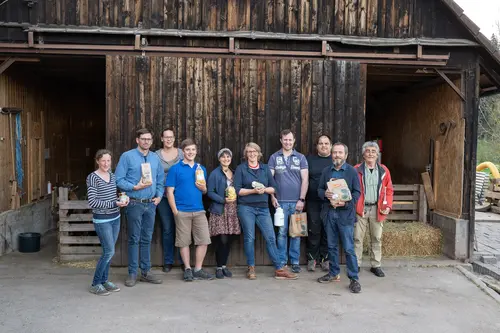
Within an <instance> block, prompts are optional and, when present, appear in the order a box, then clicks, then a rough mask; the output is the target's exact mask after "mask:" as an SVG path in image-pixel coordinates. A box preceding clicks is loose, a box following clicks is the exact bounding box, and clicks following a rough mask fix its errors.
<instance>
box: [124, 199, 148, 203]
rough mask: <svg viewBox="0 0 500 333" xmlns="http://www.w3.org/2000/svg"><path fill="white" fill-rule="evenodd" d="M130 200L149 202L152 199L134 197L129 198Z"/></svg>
mask: <svg viewBox="0 0 500 333" xmlns="http://www.w3.org/2000/svg"><path fill="white" fill-rule="evenodd" d="M130 200H132V201H137V202H142V203H150V202H153V199H136V198H130Z"/></svg>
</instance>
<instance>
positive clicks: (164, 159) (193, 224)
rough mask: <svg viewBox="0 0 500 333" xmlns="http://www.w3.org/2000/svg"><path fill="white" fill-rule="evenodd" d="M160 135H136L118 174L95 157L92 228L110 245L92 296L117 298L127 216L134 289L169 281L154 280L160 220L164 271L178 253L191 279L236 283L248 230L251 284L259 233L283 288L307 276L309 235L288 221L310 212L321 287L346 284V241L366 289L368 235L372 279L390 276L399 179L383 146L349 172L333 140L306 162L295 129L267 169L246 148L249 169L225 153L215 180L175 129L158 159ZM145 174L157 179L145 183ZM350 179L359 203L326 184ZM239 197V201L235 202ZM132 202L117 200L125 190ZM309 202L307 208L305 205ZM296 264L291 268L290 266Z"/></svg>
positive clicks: (312, 262) (353, 270) (106, 157)
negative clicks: (277, 221)
mask: <svg viewBox="0 0 500 333" xmlns="http://www.w3.org/2000/svg"><path fill="white" fill-rule="evenodd" d="M152 142H153V134H152V133H151V131H149V130H148V129H141V130H139V131H137V135H136V143H137V148H135V149H132V150H129V151H127V152H125V153H123V154H122V156H121V157H120V160H119V162H118V164H117V167H116V170H115V173H114V174H113V173H112V172H111V158H112V156H111V152H110V151H108V150H99V151H98V152H97V153H96V157H95V159H96V163H97V165H98V169H97V170H96V171H94V172H92V173H91V174H90V175H89V176H88V177H87V188H88V202H89V206H90V207H91V208H92V210H93V222H94V226H95V230H96V233H97V235H98V237H99V240H100V242H101V245H102V256H101V258H100V259H99V261H98V263H97V266H96V270H95V274H94V279H93V281H92V285H91V287H90V292H92V293H94V294H96V295H109V294H110V293H111V292H116V291H119V290H120V288H119V287H118V286H117V285H116V284H114V283H112V282H111V281H109V279H108V273H109V266H110V262H111V259H112V257H113V255H114V248H115V243H116V240H117V238H118V233H119V230H120V211H121V208H123V211H124V212H125V214H126V221H127V232H128V276H127V279H126V281H125V285H126V286H128V287H133V286H135V284H136V281H137V280H138V279H139V280H140V281H144V282H149V283H154V284H160V283H162V280H161V279H160V278H159V277H158V276H157V275H155V274H153V273H152V272H151V259H150V257H151V239H152V235H153V230H154V223H155V216H156V214H158V215H159V220H160V221H161V226H162V245H163V258H164V265H163V271H164V272H166V273H168V272H169V271H170V270H171V269H172V265H173V263H174V259H175V248H178V249H179V255H180V260H181V262H182V268H183V279H184V281H186V282H190V281H193V280H212V279H214V278H218V279H223V278H226V277H228V278H229V277H232V272H231V271H230V270H229V268H228V267H227V266H226V265H227V260H228V257H229V252H230V248H231V241H232V239H233V237H234V235H239V234H241V233H242V232H243V239H244V252H245V256H246V258H247V265H248V268H247V278H248V279H250V280H254V279H256V278H257V273H256V270H255V226H257V227H258V228H259V229H260V231H261V234H262V236H263V238H264V240H265V242H266V249H267V252H268V255H269V258H270V259H271V261H272V263H273V265H274V267H275V273H274V277H275V278H276V279H278V280H294V279H297V277H298V274H299V273H300V272H301V267H300V265H299V259H300V241H301V239H300V237H290V236H289V235H288V227H289V218H290V216H291V215H292V214H294V213H296V212H302V211H303V210H306V211H307V215H308V237H307V260H308V263H307V270H308V271H315V269H316V266H317V264H319V265H320V266H321V269H322V270H323V271H325V272H327V273H326V274H325V275H324V276H322V277H320V278H319V279H318V282H320V283H327V282H332V281H339V280H340V275H339V273H340V267H339V240H340V243H341V245H342V248H343V249H344V252H345V255H346V260H347V262H346V266H347V276H348V278H349V279H350V284H349V289H350V291H351V292H353V293H359V292H360V291H361V285H360V284H359V278H358V273H359V270H360V266H361V259H362V253H363V239H364V237H365V233H366V230H369V233H370V240H371V242H370V243H371V244H370V245H371V246H370V258H371V266H372V268H371V271H372V272H373V273H374V274H375V275H376V276H379V277H383V276H384V272H383V271H382V269H381V255H382V254H381V238H382V229H383V221H384V220H385V218H386V217H387V215H388V214H389V212H390V210H391V207H392V194H393V188H392V182H391V176H390V172H389V170H388V169H387V167H385V166H384V165H382V164H380V163H379V162H378V158H379V153H380V150H379V147H378V145H377V143H376V142H372V141H369V142H366V143H365V144H364V145H363V147H362V150H363V160H364V161H363V162H362V163H360V164H358V165H356V166H351V165H349V164H348V163H347V162H346V160H347V155H348V147H347V146H346V145H345V144H343V143H333V142H332V140H331V138H330V137H329V136H328V135H321V136H320V137H319V138H318V139H317V142H316V150H317V153H316V154H313V155H310V156H308V157H305V156H304V155H303V154H301V153H299V152H298V151H296V150H295V149H294V146H295V135H294V133H292V132H291V131H290V130H283V131H282V132H281V133H280V142H281V146H282V148H281V149H280V150H279V151H277V152H276V153H274V154H272V155H271V156H270V158H269V161H268V163H267V164H265V163H263V162H262V152H261V149H260V147H259V145H257V144H256V143H254V142H249V143H247V144H246V145H245V148H244V151H243V157H244V159H245V161H244V162H243V163H241V164H240V165H238V166H237V168H236V169H235V170H234V171H233V170H232V169H231V163H232V157H233V153H232V152H231V150H230V149H228V148H222V149H221V150H219V151H218V153H217V159H218V160H219V166H218V167H217V168H216V169H214V170H213V171H212V172H211V173H210V175H207V171H206V169H205V167H204V166H203V165H201V164H200V163H198V162H196V156H197V153H198V150H197V145H196V143H195V142H194V141H193V140H192V139H189V138H188V139H185V140H183V141H182V142H181V144H180V147H179V148H176V147H175V135H174V131H173V130H171V129H166V130H164V131H163V132H162V133H161V142H162V144H163V147H162V148H161V149H159V150H157V151H156V152H152V151H150V148H151V145H152ZM144 170H146V173H148V177H144V172H145V171H144ZM331 179H344V180H345V182H346V183H347V185H348V187H349V190H350V192H351V196H352V200H350V201H347V202H342V201H338V200H332V198H333V193H332V192H331V191H330V190H329V189H328V186H327V183H328V182H329V181H330V180H331ZM230 190H233V191H234V193H233V194H231V191H230ZM118 191H120V192H125V193H126V194H127V197H125V200H124V199H123V198H121V199H118V198H117V192H118ZM205 194H206V195H207V196H208V198H209V199H210V207H209V209H208V210H209V218H208V219H207V214H206V212H205V209H204V205H203V200H202V198H203V195H205ZM306 199H307V202H306ZM269 201H270V202H271V203H272V205H273V206H274V207H276V208H277V207H281V208H282V209H283V213H284V221H285V222H284V224H283V225H282V226H280V227H278V230H277V233H276V232H275V227H274V225H273V219H272V217H271V212H270V209H269ZM192 240H194V245H195V256H194V257H195V261H194V267H192V266H191V262H190V245H191V242H192ZM211 243H213V244H214V249H215V257H216V264H217V267H216V270H215V275H214V274H211V273H209V272H207V271H206V270H204V269H203V262H204V259H205V255H206V253H207V247H208V245H209V244H211ZM288 264H290V266H288Z"/></svg>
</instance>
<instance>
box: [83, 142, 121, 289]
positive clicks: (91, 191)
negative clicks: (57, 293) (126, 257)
mask: <svg viewBox="0 0 500 333" xmlns="http://www.w3.org/2000/svg"><path fill="white" fill-rule="evenodd" d="M95 161H96V163H97V165H98V167H99V168H98V169H97V170H96V171H94V172H92V173H91V174H90V175H88V177H87V197H88V201H89V206H90V208H92V214H93V217H92V219H93V222H94V228H95V231H96V233H97V236H98V237H99V240H100V241H101V247H102V256H101V258H99V261H98V262H97V266H96V269H95V274H94V280H93V281H92V285H91V286H90V292H91V293H93V294H96V295H99V296H106V295H109V294H110V292H116V291H120V288H119V287H118V286H116V285H115V284H114V283H113V282H111V281H109V280H108V274H109V266H110V263H111V258H113V255H114V254H115V244H116V240H117V239H118V232H119V231H120V207H125V206H127V205H128V200H127V201H126V202H124V203H122V202H120V201H119V200H117V195H116V179H115V175H114V174H113V173H111V170H110V169H111V152H110V151H109V150H106V149H101V150H99V151H97V153H96V155H95Z"/></svg>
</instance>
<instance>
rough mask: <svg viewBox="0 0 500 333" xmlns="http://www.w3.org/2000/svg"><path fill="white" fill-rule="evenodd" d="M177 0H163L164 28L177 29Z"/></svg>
mask: <svg viewBox="0 0 500 333" xmlns="http://www.w3.org/2000/svg"><path fill="white" fill-rule="evenodd" d="M180 2H182V0H181V1H180ZM176 4H177V0H163V28H164V29H177V6H176Z"/></svg>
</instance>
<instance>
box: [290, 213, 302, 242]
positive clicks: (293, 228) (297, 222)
mask: <svg viewBox="0 0 500 333" xmlns="http://www.w3.org/2000/svg"><path fill="white" fill-rule="evenodd" d="M288 235H290V237H307V213H295V214H292V216H290V224H289V225H288Z"/></svg>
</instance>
